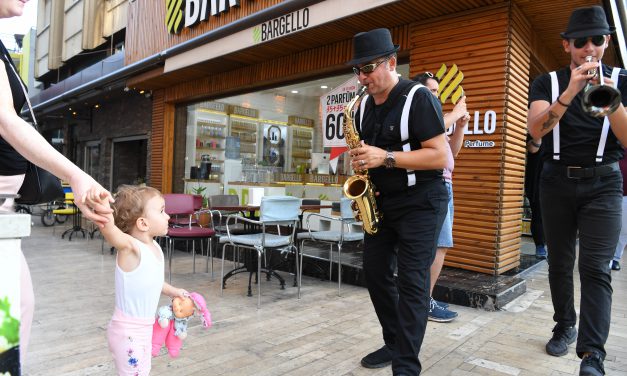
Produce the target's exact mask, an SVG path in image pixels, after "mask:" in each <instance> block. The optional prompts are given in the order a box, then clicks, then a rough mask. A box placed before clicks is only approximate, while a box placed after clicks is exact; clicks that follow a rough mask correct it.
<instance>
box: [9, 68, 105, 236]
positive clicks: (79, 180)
mask: <svg viewBox="0 0 627 376" xmlns="http://www.w3.org/2000/svg"><path fill="white" fill-rule="evenodd" d="M0 93H1V95H0V136H2V138H3V139H5V140H6V141H7V142H8V143H9V144H10V145H11V146H13V148H14V149H15V150H16V151H17V152H18V153H20V154H21V155H22V156H24V158H26V159H28V160H29V161H30V162H32V163H34V164H36V165H38V166H39V167H41V168H44V169H46V170H48V171H50V172H51V173H53V174H54V175H55V176H57V177H59V178H60V179H62V180H65V181H67V182H69V183H70V186H71V187H72V191H73V192H74V197H75V203H76V205H77V206H78V207H79V208H80V209H81V212H82V213H83V215H84V216H85V217H86V218H88V219H90V220H92V221H94V222H95V223H97V224H99V225H102V224H104V223H106V221H107V219H106V217H105V216H103V215H102V214H104V213H111V212H112V211H111V209H110V208H108V207H105V206H103V205H101V204H100V203H99V202H98V201H94V200H91V199H88V198H87V197H88V196H93V197H95V196H97V197H106V198H107V199H108V200H109V201H113V198H112V197H111V194H110V193H109V192H108V191H107V190H106V189H104V188H103V187H102V186H101V185H100V184H98V183H97V182H96V181H95V180H94V179H93V178H92V177H91V176H89V175H87V174H86V173H85V172H84V171H83V170H81V169H80V168H78V166H76V165H75V164H74V163H72V162H70V161H69V160H68V159H67V158H66V157H65V156H63V155H62V154H61V153H59V152H58V151H57V150H56V149H55V148H53V147H52V145H50V144H49V143H48V142H47V141H46V139H44V138H43V137H42V136H41V135H40V134H39V132H37V131H36V130H35V128H33V127H32V126H31V125H30V124H28V123H27V122H25V121H24V120H23V119H22V118H20V117H19V116H18V115H17V113H16V112H15V109H14V108H13V95H12V94H11V86H10V85H9V79H8V76H7V71H6V66H5V64H4V62H2V61H1V60H0Z"/></svg>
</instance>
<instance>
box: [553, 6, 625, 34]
mask: <svg viewBox="0 0 627 376" xmlns="http://www.w3.org/2000/svg"><path fill="white" fill-rule="evenodd" d="M615 30H616V29H615V28H614V27H613V26H610V25H609V24H608V23H607V19H606V18H605V11H603V8H601V7H600V6H597V5H595V6H592V7H587V8H577V9H575V10H573V13H571V15H570V19H569V20H568V28H567V29H566V31H565V32H563V33H560V35H561V36H562V38H564V39H573V38H582V37H592V36H595V35H608V34H612V33H613V32H614V31H615Z"/></svg>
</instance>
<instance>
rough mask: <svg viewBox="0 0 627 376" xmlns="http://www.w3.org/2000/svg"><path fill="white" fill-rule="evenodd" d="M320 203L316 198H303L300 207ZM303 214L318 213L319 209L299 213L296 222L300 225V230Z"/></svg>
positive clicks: (304, 210)
mask: <svg viewBox="0 0 627 376" xmlns="http://www.w3.org/2000/svg"><path fill="white" fill-rule="evenodd" d="M320 203H321V201H320V200H319V199H317V198H304V199H303V201H302V202H301V205H302V206H306V205H320ZM305 212H310V213H320V209H317V210H307V209H303V210H301V212H300V215H299V216H298V220H299V223H300V226H299V227H300V228H301V229H302V228H303V217H304V215H305Z"/></svg>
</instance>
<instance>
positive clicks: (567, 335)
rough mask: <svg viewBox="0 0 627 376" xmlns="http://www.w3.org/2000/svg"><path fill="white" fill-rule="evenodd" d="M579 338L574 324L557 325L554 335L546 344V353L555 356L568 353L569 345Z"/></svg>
mask: <svg viewBox="0 0 627 376" xmlns="http://www.w3.org/2000/svg"><path fill="white" fill-rule="evenodd" d="M576 339H577V329H575V327H574V326H569V327H567V328H560V327H558V326H557V325H555V328H553V337H552V338H551V339H550V340H549V342H547V344H546V353H547V354H549V355H553V356H564V355H566V354H568V345H570V344H571V343H573V342H575V340H576Z"/></svg>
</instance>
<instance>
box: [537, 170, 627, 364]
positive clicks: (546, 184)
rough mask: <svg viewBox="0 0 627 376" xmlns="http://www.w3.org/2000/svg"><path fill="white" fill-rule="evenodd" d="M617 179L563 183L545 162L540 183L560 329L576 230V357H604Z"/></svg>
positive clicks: (566, 320) (571, 302)
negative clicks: (587, 354)
mask: <svg viewBox="0 0 627 376" xmlns="http://www.w3.org/2000/svg"><path fill="white" fill-rule="evenodd" d="M622 181H623V179H622V176H621V173H620V171H612V172H610V173H608V174H606V175H604V176H594V177H590V178H581V179H577V178H569V177H567V176H566V174H565V173H564V171H562V170H559V169H556V168H554V166H553V165H552V164H549V163H545V165H544V168H543V170H542V176H541V178H540V205H541V206H542V221H543V224H544V235H545V237H546V240H547V245H548V248H549V252H548V262H549V283H550V286H551V298H552V300H553V308H554V310H555V314H554V315H553V320H555V322H557V325H558V326H560V327H568V326H574V325H575V324H576V322H577V314H576V312H575V299H574V286H573V268H574V265H575V259H576V254H575V245H576V238H577V231H579V264H578V265H579V279H580V282H581V303H580V310H579V312H580V319H579V336H578V338H577V355H579V357H581V356H582V355H583V353H585V352H592V351H596V352H599V353H600V354H601V356H602V357H605V342H606V341H607V336H608V333H609V329H610V315H611V308H612V285H611V282H612V279H611V275H610V268H609V263H610V260H612V257H613V255H614V251H615V250H616V243H617V242H618V236H619V233H620V229H621V203H622V194H623V193H622Z"/></svg>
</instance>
